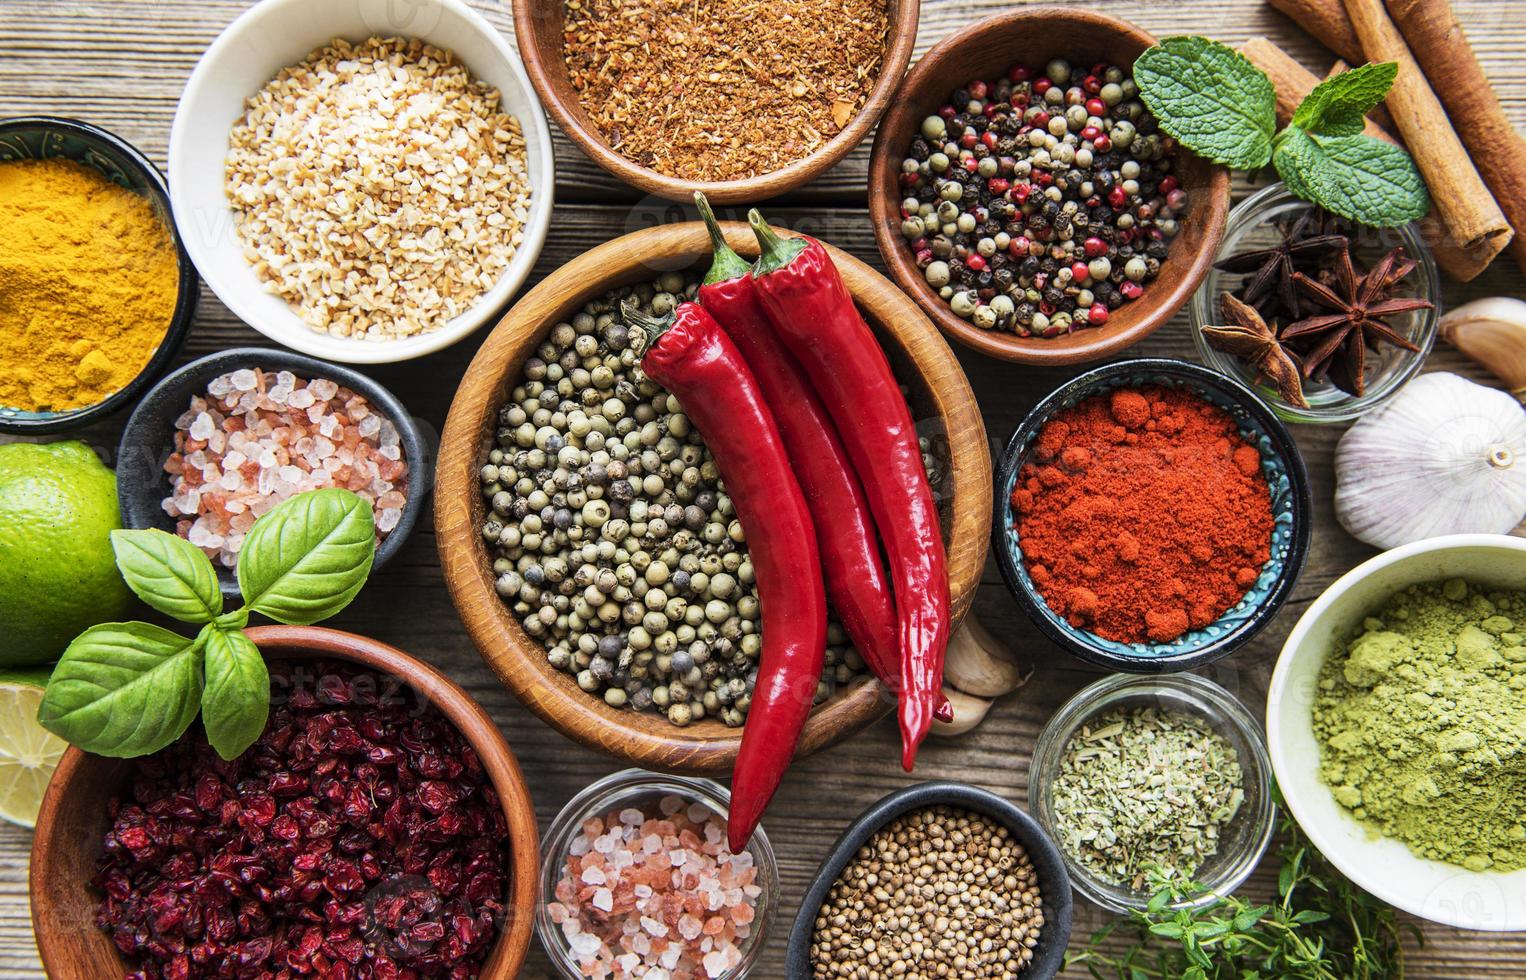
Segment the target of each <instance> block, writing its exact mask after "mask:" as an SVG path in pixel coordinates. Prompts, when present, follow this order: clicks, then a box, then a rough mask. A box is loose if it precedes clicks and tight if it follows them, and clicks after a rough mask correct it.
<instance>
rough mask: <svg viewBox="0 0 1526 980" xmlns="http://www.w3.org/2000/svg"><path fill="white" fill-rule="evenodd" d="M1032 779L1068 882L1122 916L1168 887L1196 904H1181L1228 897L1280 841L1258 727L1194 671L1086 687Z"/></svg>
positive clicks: (1041, 748) (1038, 750)
mask: <svg viewBox="0 0 1526 980" xmlns="http://www.w3.org/2000/svg"><path fill="white" fill-rule="evenodd" d="M1029 771H1030V773H1031V775H1030V780H1031V784H1030V788H1029V798H1030V801H1031V804H1032V808H1033V814H1034V816H1035V817H1036V818H1037V819H1038V821H1039V823H1040V824H1042V825H1043V827H1044V830H1045V831H1047V832H1048V834H1049V836H1050V837H1051V838H1053V839H1054V841H1055V842H1056V843H1057V844H1058V845H1059V848H1060V853H1061V854H1062V855H1063V856H1064V858H1065V868H1066V871H1068V872H1069V874H1070V881H1071V884H1072V885H1073V886H1074V887H1075V889H1076V891H1077V892H1079V893H1080V894H1081V895H1082V896H1084V897H1085V898H1087V899H1089V900H1091V901H1092V902H1094V903H1096V904H1097V905H1100V906H1102V907H1104V908H1107V909H1111V910H1113V911H1115V912H1126V911H1128V910H1130V909H1143V908H1146V907H1147V905H1148V904H1149V902H1150V900H1151V896H1152V894H1155V893H1157V892H1159V891H1160V890H1161V888H1162V887H1163V886H1164V884H1165V883H1166V882H1167V881H1178V882H1182V883H1183V885H1184V888H1183V890H1184V891H1185V892H1187V893H1188V894H1189V895H1190V896H1191V897H1190V898H1187V899H1184V900H1183V901H1182V902H1180V903H1179V906H1181V907H1188V906H1194V905H1200V904H1206V903H1208V902H1210V901H1212V900H1213V897H1214V896H1215V895H1227V894H1229V893H1230V892H1232V891H1234V890H1235V889H1236V888H1238V887H1239V886H1240V885H1241V884H1242V883H1243V882H1244V881H1245V880H1246V879H1247V878H1249V877H1250V874H1251V872H1252V871H1253V870H1254V869H1255V867H1256V864H1257V863H1258V862H1259V861H1260V860H1261V856H1262V854H1264V853H1265V852H1266V848H1267V845H1268V844H1270V842H1271V839H1272V831H1273V829H1274V825H1275V821H1276V806H1275V804H1274V802H1273V792H1272V768H1271V762H1270V760H1269V759H1268V757H1267V751H1266V737H1265V735H1264V734H1263V732H1262V729H1261V725H1260V723H1259V722H1258V721H1257V720H1256V718H1255V716H1253V715H1252V714H1251V713H1250V711H1249V710H1247V709H1246V707H1245V705H1243V704H1242V703H1241V702H1240V700H1239V699H1238V698H1236V697H1235V696H1234V695H1233V694H1231V693H1230V692H1229V691H1227V690H1225V689H1224V688H1223V687H1220V686H1219V685H1218V684H1215V683H1214V682H1213V681H1210V680H1208V679H1206V678H1203V677H1199V676H1198V675H1196V674H1172V675H1166V676H1160V677H1141V676H1138V675H1133V674H1114V675H1112V676H1110V677H1105V678H1103V679H1102V680H1100V681H1097V682H1096V683H1094V684H1091V685H1090V686H1088V687H1086V688H1084V689H1082V690H1081V691H1080V692H1079V693H1077V694H1076V695H1075V696H1074V697H1072V698H1071V699H1070V700H1069V701H1067V702H1066V703H1065V704H1064V705H1063V706H1061V708H1060V710H1058V711H1056V712H1055V714H1054V716H1053V717H1052V718H1050V720H1049V723H1048V724H1047V725H1045V726H1044V730H1043V732H1041V733H1040V734H1039V739H1038V742H1037V744H1036V745H1035V746H1034V751H1033V763H1032V766H1031V768H1030V770H1029ZM1188 882H1190V883H1192V884H1191V885H1190V886H1189V885H1187V884H1186V883H1188Z"/></svg>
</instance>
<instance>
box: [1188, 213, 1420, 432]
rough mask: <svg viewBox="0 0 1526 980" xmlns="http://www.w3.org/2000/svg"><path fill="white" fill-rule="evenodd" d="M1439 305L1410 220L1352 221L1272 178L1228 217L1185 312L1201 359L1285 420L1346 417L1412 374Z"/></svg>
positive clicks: (1383, 396) (1370, 404)
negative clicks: (1384, 224) (1386, 224)
mask: <svg viewBox="0 0 1526 980" xmlns="http://www.w3.org/2000/svg"><path fill="white" fill-rule="evenodd" d="M1440 304H1441V280H1440V278H1439V276H1438V274H1437V271H1436V264H1435V262H1434V260H1433V259H1432V257H1431V251H1430V249H1429V248H1428V247H1426V244H1425V242H1424V241H1423V240H1422V239H1421V237H1420V233H1419V231H1418V229H1417V226H1415V225H1414V224H1407V225H1401V226H1399V227H1395V228H1373V227H1369V226H1367V225H1359V224H1355V223H1354V222H1351V221H1348V220H1346V219H1344V218H1341V217H1338V216H1336V215H1333V214H1331V213H1329V212H1327V211H1325V210H1323V209H1322V208H1320V207H1318V206H1317V205H1314V204H1310V203H1309V202H1308V201H1305V200H1303V199H1301V198H1297V197H1294V196H1293V195H1292V194H1291V193H1290V192H1289V191H1288V189H1287V187H1286V186H1285V185H1283V184H1281V183H1277V184H1273V185H1271V186H1269V187H1266V188H1263V189H1262V190H1260V191H1258V192H1256V193H1255V194H1253V195H1251V196H1250V197H1249V198H1247V199H1246V200H1245V201H1244V202H1242V203H1241V204H1240V206H1239V207H1237V208H1235V209H1234V211H1232V212H1231V213H1230V215H1229V224H1228V226H1227V227H1226V228H1225V230H1224V237H1223V239H1222V241H1221V242H1220V244H1219V255H1218V259H1217V260H1216V261H1215V263H1214V266H1213V268H1212V269H1210V270H1209V272H1208V276H1207V277H1206V278H1205V279H1204V280H1203V285H1202V286H1201V287H1199V289H1198V291H1197V293H1196V295H1194V296H1193V298H1192V303H1191V306H1190V310H1191V316H1192V328H1193V329H1192V334H1193V340H1194V341H1195V342H1196V344H1197V350H1198V357H1199V359H1200V360H1202V362H1203V363H1204V364H1206V365H1208V366H1209V367H1211V368H1213V369H1214V370H1216V371H1219V372H1221V373H1223V374H1226V375H1228V376H1229V377H1232V378H1235V379H1236V380H1239V381H1242V382H1244V383H1245V384H1247V385H1250V386H1252V387H1254V388H1256V389H1257V392H1258V393H1259V394H1260V395H1261V396H1262V397H1263V398H1265V399H1266V401H1267V402H1268V403H1269V404H1270V405H1271V406H1272V409H1273V410H1274V411H1276V413H1277V414H1278V415H1279V416H1281V417H1282V418H1283V419H1286V420H1287V421H1289V422H1345V421H1349V420H1351V419H1354V418H1357V417H1358V416H1360V415H1363V414H1365V413H1366V412H1368V411H1370V410H1372V409H1373V408H1375V407H1376V406H1378V405H1380V404H1382V403H1383V402H1385V401H1387V400H1388V399H1389V398H1391V397H1392V396H1393V395H1394V394H1395V393H1396V392H1397V391H1398V390H1399V389H1400V388H1402V387H1403V386H1404V385H1405V383H1407V382H1408V381H1409V380H1410V378H1412V377H1414V376H1415V374H1417V373H1418V372H1419V370H1420V365H1421V364H1422V363H1423V362H1424V361H1425V359H1426V357H1427V356H1428V355H1429V354H1430V352H1431V346H1432V345H1433V344H1434V342H1435V339H1436V323H1437V320H1438V318H1439V315H1440V312H1441V307H1440Z"/></svg>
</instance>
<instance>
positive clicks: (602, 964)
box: [536, 769, 779, 980]
mask: <svg viewBox="0 0 1526 980" xmlns="http://www.w3.org/2000/svg"><path fill="white" fill-rule="evenodd" d="M730 805H731V795H730V794H729V793H728V792H727V791H726V788H725V787H723V786H721V785H720V784H719V783H716V782H713V781H711V780H708V779H689V778H685V777H681V776H663V775H659V774H656V773H650V772H647V771H645V770H643V769H626V770H624V771H622V772H617V773H615V774H613V775H611V776H606V777H605V778H603V779H601V780H599V781H598V782H596V783H594V784H592V785H591V786H589V787H588V788H587V789H585V790H583V792H581V793H579V794H578V795H577V796H576V797H574V798H573V800H572V801H571V802H570V803H568V804H567V805H566V806H565V807H564V808H563V809H562V812H561V813H560V814H559V815H558V816H557V818H556V819H555V820H554V821H553V822H552V824H551V829H550V830H549V831H548V832H547V834H546V841H545V844H544V846H543V857H544V861H543V862H542V869H541V889H542V893H543V896H544V900H543V901H542V902H541V906H540V911H539V913H538V917H537V923H536V925H537V929H538V931H539V933H540V941H541V945H542V946H543V947H544V948H545V950H546V955H547V956H549V957H550V958H551V961H552V963H554V964H555V965H556V967H557V969H558V970H559V971H560V973H561V975H562V976H564V977H568V978H579V977H587V978H593V980H625V978H632V977H643V978H645V980H664V978H665V980H721V978H725V980H739V978H741V977H745V976H747V975H748V973H749V972H750V971H751V969H752V967H753V965H754V964H755V963H756V961H757V958H758V955H759V953H760V952H761V951H762V949H763V946H764V944H765V942H766V939H767V935H768V930H769V926H770V924H771V923H772V921H773V918H774V912H775V906H776V904H777V895H778V890H779V870H778V866H777V865H776V863H775V861H774V850H773V847H772V846H770V845H769V843H768V836H767V835H766V834H765V833H764V832H763V829H762V828H761V827H760V828H758V831H757V832H756V833H755V834H753V837H752V840H751V841H750V842H749V843H748V845H747V850H746V851H744V852H742V853H740V854H732V853H731V851H730V850H729V849H728V848H727V846H726V814H727V811H728V809H729V808H730Z"/></svg>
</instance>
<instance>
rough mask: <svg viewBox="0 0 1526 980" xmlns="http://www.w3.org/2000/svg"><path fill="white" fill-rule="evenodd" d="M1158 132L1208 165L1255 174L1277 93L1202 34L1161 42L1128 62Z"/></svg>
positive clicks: (1268, 138) (1268, 148) (1273, 126)
mask: <svg viewBox="0 0 1526 980" xmlns="http://www.w3.org/2000/svg"><path fill="white" fill-rule="evenodd" d="M1134 80H1135V81H1136V82H1137V83H1138V84H1139V95H1140V97H1141V98H1142V99H1143V100H1144V103H1145V105H1146V106H1148V107H1149V109H1150V111H1151V112H1152V113H1154V114H1155V118H1156V119H1157V120H1159V122H1160V128H1161V129H1163V130H1165V131H1166V132H1167V133H1169V134H1171V135H1172V136H1174V137H1176V139H1177V141H1178V142H1180V143H1181V144H1182V145H1183V146H1185V147H1187V148H1188V149H1190V150H1192V151H1193V152H1194V153H1197V154H1198V155H1199V156H1204V157H1207V158H1208V159H1209V160H1212V161H1213V162H1214V163H1220V164H1224V165H1225V166H1229V167H1234V168H1236V169H1238V170H1256V169H1259V168H1260V167H1263V166H1265V165H1266V161H1267V160H1269V159H1271V156H1272V136H1273V135H1274V134H1275V133H1276V132H1277V96H1276V93H1275V92H1274V91H1273V89H1272V83H1271V80H1270V79H1268V78H1267V77H1266V73H1265V72H1263V71H1262V70H1261V69H1259V68H1257V67H1256V66H1255V65H1253V64H1251V63H1250V62H1249V61H1248V60H1247V59H1246V58H1245V56H1244V55H1242V54H1240V52H1238V51H1236V50H1234V49H1233V48H1231V47H1228V46H1227V45H1223V44H1220V43H1219V42H1217V41H1210V40H1208V39H1207V38H1205V37H1190V36H1189V37H1168V38H1166V39H1165V40H1163V41H1161V42H1160V43H1159V44H1157V45H1156V46H1155V47H1153V48H1149V49H1148V50H1146V51H1145V52H1144V53H1143V54H1141V55H1140V56H1139V58H1138V59H1137V60H1135V62H1134Z"/></svg>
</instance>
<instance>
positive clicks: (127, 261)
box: [0, 116, 198, 435]
mask: <svg viewBox="0 0 1526 980" xmlns="http://www.w3.org/2000/svg"><path fill="white" fill-rule="evenodd" d="M54 161H69V163H68V164H59V163H55V162H54ZM71 165H72V166H71ZM12 167H15V168H18V169H16V170H11V169H10V168H12ZM20 168H26V169H28V170H30V171H31V173H26V174H23V170H22V169H20ZM45 172H47V173H50V174H51V176H52V177H53V178H55V180H54V182H55V183H56V182H57V180H65V181H74V182H75V183H76V184H79V185H80V187H81V188H82V189H83V188H84V187H85V186H87V185H94V186H93V187H92V188H91V190H92V191H93V193H90V194H88V195H85V194H82V195H81V198H80V199H79V200H77V201H76V202H75V205H74V210H73V211H71V210H70V207H71V205H70V200H69V199H68V198H66V197H65V196H63V195H58V194H53V193H48V192H47V191H45V190H43V189H42V188H43V187H44V185H46V184H47V183H48V182H47V181H46V180H40V179H39V178H40V177H42V176H43V174H44V173H45ZM81 175H83V176H84V178H85V180H84V181H83V182H80V181H79V179H78V178H79V177H80V176H81ZM97 176H98V177H99V180H96V177H97ZM113 188H120V189H123V190H125V191H126V192H128V193H129V194H131V195H136V196H137V197H140V198H142V199H144V200H145V201H147V203H148V206H149V210H150V212H151V214H152V220H153V221H156V222H157V223H158V225H159V226H160V228H161V229H162V231H163V238H160V236H159V235H158V234H156V233H154V232H152V231H151V232H149V234H150V237H152V238H153V239H154V240H155V241H154V243H153V245H152V247H153V248H154V249H155V250H159V251H161V253H162V251H163V250H165V249H168V250H171V251H172V255H171V258H172V260H173V261H171V262H166V263H163V264H164V265H165V266H166V268H164V269H163V270H162V273H161V272H159V271H157V270H151V269H145V265H146V264H147V263H146V262H145V249H144V248H141V247H137V248H135V247H134V246H135V245H140V244H143V243H139V242H138V241H137V239H136V238H135V237H134V235H133V234H132V232H133V230H134V229H135V228H136V229H137V230H139V231H144V230H145V229H146V228H150V227H151V224H149V223H145V222H143V221H142V220H139V221H138V222H137V223H136V225H134V224H132V223H124V217H131V216H132V215H131V214H125V215H124V210H123V208H122V207H121V206H120V205H121V203H122V201H123V200H127V199H123V198H117V195H116V194H115V193H114V191H113ZM102 190H104V191H106V193H105V194H102V193H101V191H102ZM114 198H115V199H116V203H117V206H116V207H113V206H112V204H111V202H112V201H113V200H114ZM128 203H129V204H130V201H128ZM98 209H105V210H100V211H99V213H97V211H98ZM133 210H134V209H132V208H130V207H129V208H127V209H126V211H128V212H131V211H133ZM141 214H142V213H141V212H138V216H139V217H140V218H141ZM70 220H73V221H76V222H77V223H78V225H79V227H80V228H81V229H83V230H88V231H89V232H90V233H91V235H92V238H91V239H76V241H80V242H83V244H82V245H80V247H79V248H78V249H76V250H73V251H71V252H70V253H69V254H67V255H65V254H61V253H60V252H59V251H58V250H56V249H49V248H48V246H47V243H45V242H44V241H43V240H42V236H40V235H37V234H35V233H34V232H35V230H36V229H34V230H33V231H28V230H26V227H25V226H26V224H27V223H28V222H36V223H37V226H36V228H44V229H52V228H57V227H59V225H60V224H61V223H67V222H68V221H70ZM0 227H3V228H4V231H0V252H3V253H4V259H3V260H0V319H3V321H4V324H5V330H6V332H7V335H8V337H9V338H10V340H9V341H8V343H13V344H15V346H14V347H11V348H7V347H5V346H0V360H7V359H10V358H7V357H6V355H7V354H9V355H10V356H11V358H14V359H15V361H16V363H12V364H9V365H8V366H7V367H6V368H5V373H6V375H7V377H8V378H9V379H10V381H11V385H10V386H7V388H0V432H9V433H13V434H19V435H44V434H47V433H53V432H63V431H66V430H69V429H74V428H78V427H79V426H82V425H85V424H87V423H89V422H92V421H94V420H95V419H98V418H100V417H102V416H105V415H109V414H111V413H112V412H115V411H117V410H118V409H121V408H125V407H126V406H128V405H130V404H132V403H133V402H134V401H135V400H136V399H137V397H138V396H139V395H140V394H142V392H143V390H144V389H145V388H147V387H148V385H150V384H151V383H153V381H154V380H155V379H156V378H158V377H159V376H160V375H161V374H163V373H164V371H165V370H166V369H167V368H168V367H169V366H170V364H171V363H172V362H173V361H174V359H175V355H176V354H177V353H178V352H179V350H180V346H181V344H182V343H183V342H184V341H185V337H186V334H187V332H189V330H190V328H191V321H192V319H193V318H194V317H195V313H196V297H197V291H198V290H197V279H196V269H195V267H194V266H193V265H192V264H191V259H190V256H188V255H187V254H186V250H185V246H184V244H183V243H182V241H181V237H180V232H179V230H178V229H177V228H176V227H175V220H174V217H173V215H172V214H171V212H170V202H169V189H168V186H167V185H166V183H165V180H164V175H163V174H162V173H160V172H159V169H158V168H157V167H156V166H154V164H153V161H151V160H149V159H148V157H146V156H144V155H143V154H142V153H141V152H139V151H138V149H137V148H136V147H134V146H133V145H132V144H131V143H128V142H127V141H126V140H124V139H122V138H121V137H118V136H116V135H114V134H112V133H109V132H107V131H106V130H104V129H101V128H100V127H99V126H93V125H91V124H89V123H86V122H80V121H79V120H75V119H66V118H62V117H57V116H24V117H19V118H14V119H5V120H0ZM164 239H167V242H166V241H164ZM143 275H150V276H154V275H157V276H160V279H161V280H162V281H160V282H159V286H160V288H161V289H162V290H163V293H164V294H166V296H167V297H168V296H173V302H172V305H171V304H169V303H166V304H165V309H164V310H163V311H162V312H163V322H162V324H161V323H159V322H147V321H146V320H145V322H142V323H139V324H134V323H131V322H127V321H126V319H125V317H124V310H123V304H122V303H119V302H118V301H117V299H114V298H113V297H114V296H125V297H127V301H128V302H129V303H137V302H139V298H140V293H141V290H140V289H138V288H137V285H139V284H141V280H140V279H137V278H134V277H137V276H143ZM114 276H120V277H121V281H120V282H115V283H114V285H115V288H112V287H113V282H112V281H111V277H114ZM157 313H158V311H156V315H157ZM69 321H72V322H69ZM74 334H77V335H78V336H77V337H73V339H72V340H71V339H70V338H71V335H74ZM106 338H110V340H109V342H108V340H107V339H106ZM124 362H133V363H134V365H135V370H132V373H130V374H129V375H127V376H125V377H124V376H121V375H119V374H118V372H119V371H121V370H122V369H121V364H122V363H124ZM23 387H24V388H25V389H26V391H27V393H28V394H27V397H26V399H25V401H26V402H27V404H25V405H9V404H6V401H7V398H9V399H10V400H11V401H20V400H22V399H20V398H17V397H15V395H16V392H19V391H20V390H21V389H22V388H23ZM44 398H57V400H58V403H57V406H56V407H55V406H54V405H52V404H48V405H45V404H43V399H44Z"/></svg>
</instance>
